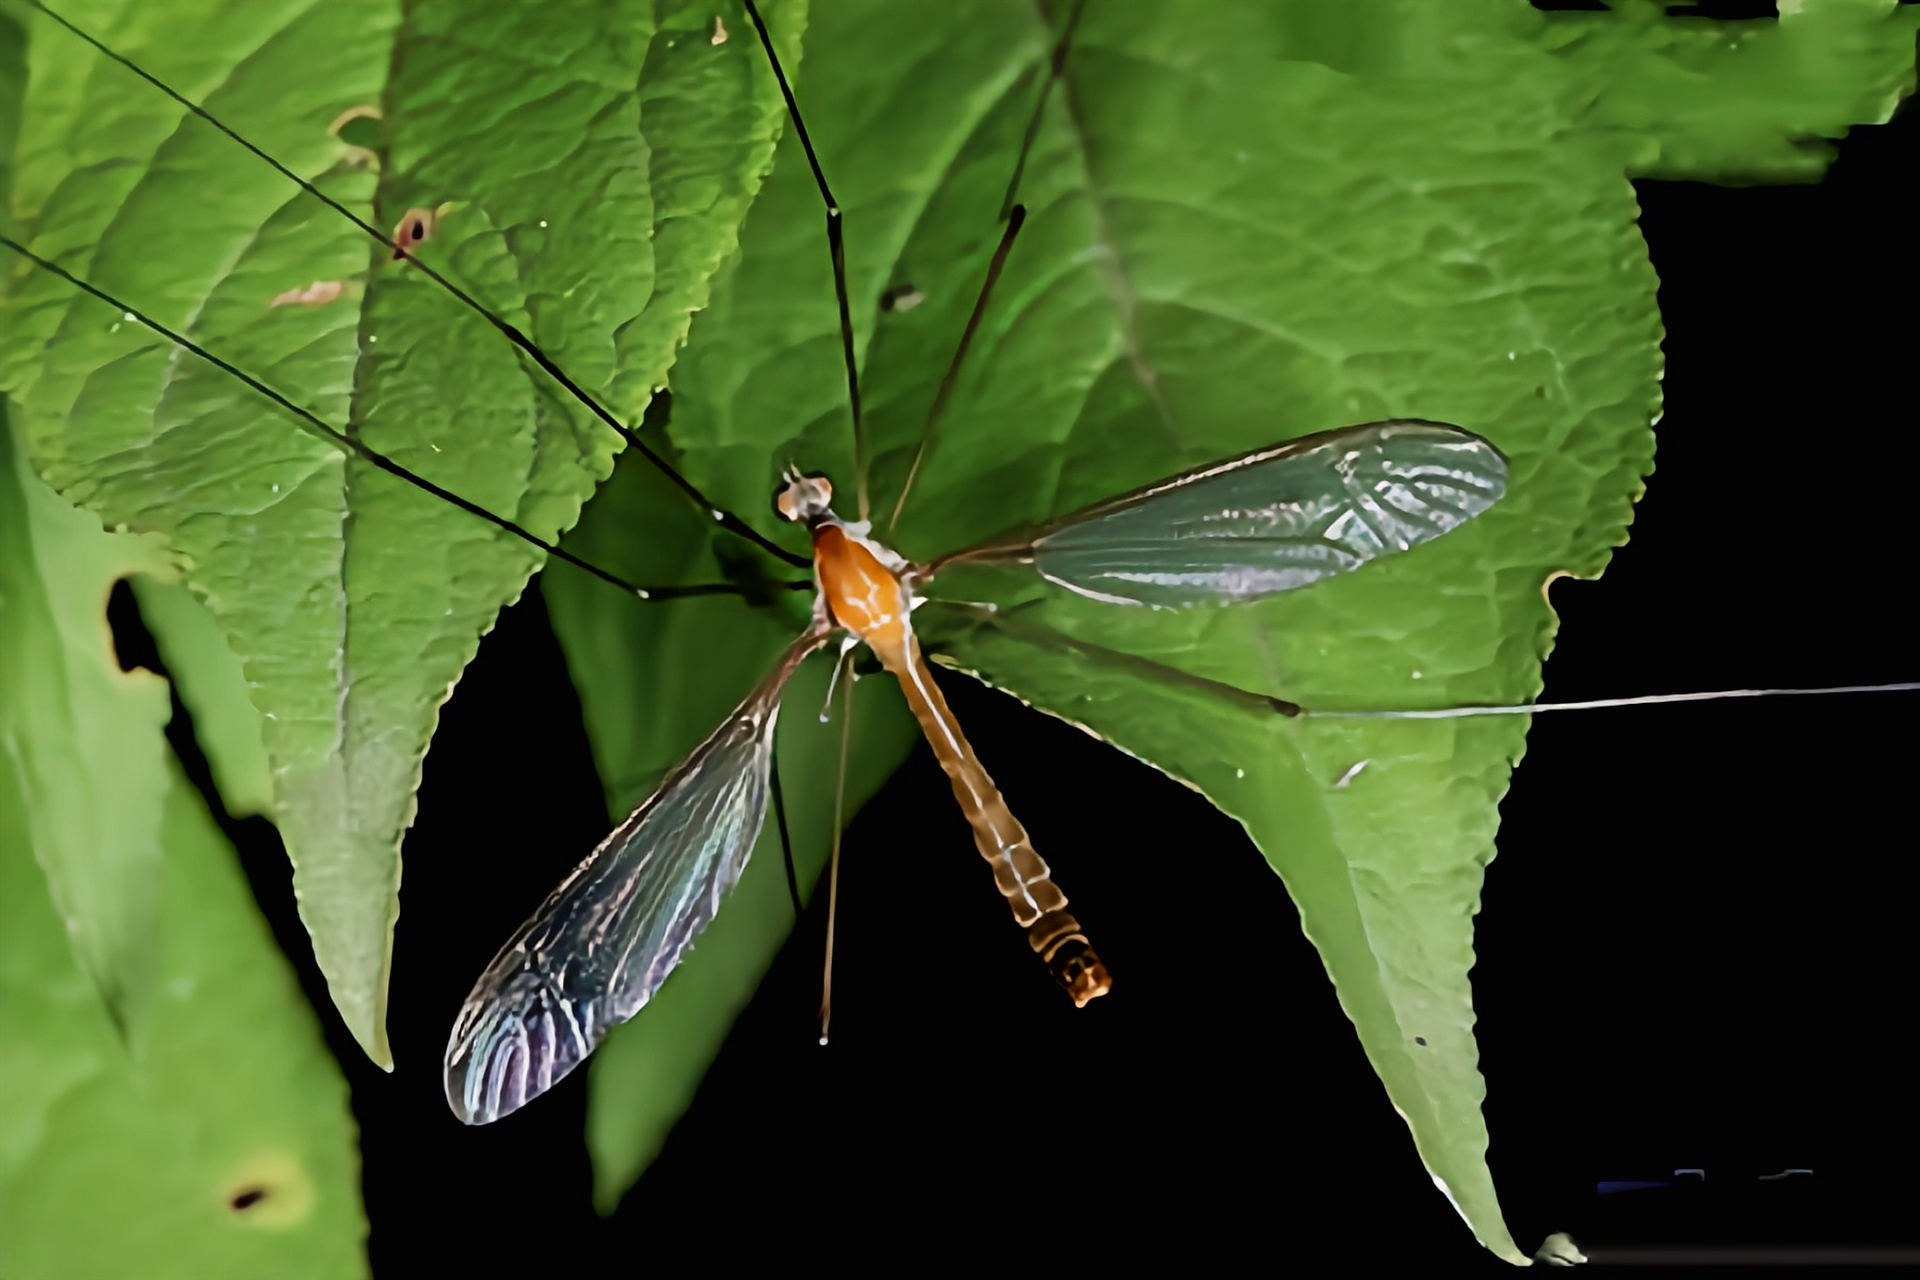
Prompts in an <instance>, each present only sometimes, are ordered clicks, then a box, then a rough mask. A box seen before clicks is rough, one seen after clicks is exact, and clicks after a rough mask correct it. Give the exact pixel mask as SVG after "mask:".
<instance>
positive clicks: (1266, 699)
mask: <svg viewBox="0 0 1920 1280" xmlns="http://www.w3.org/2000/svg"><path fill="white" fill-rule="evenodd" d="M926 607H927V608H929V609H941V610H961V611H963V612H966V613H968V614H971V615H972V616H973V617H976V618H978V619H980V620H981V621H982V622H984V623H986V624H987V625H988V626H990V627H993V628H994V629H995V630H998V631H1002V632H1004V633H1005V634H1007V635H1008V636H1011V637H1012V638H1013V639H1015V640H1020V641H1024V642H1025V643H1027V644H1032V645H1038V646H1039V647H1041V648H1043V649H1058V650H1064V651H1066V652H1069V653H1077V654H1080V655H1081V656H1082V657H1087V658H1091V659H1093V660H1094V661H1095V662H1098V663H1101V664H1104V665H1107V666H1114V667H1121V668H1125V669H1126V670H1127V671H1129V672H1131V673H1132V674H1134V675H1137V676H1142V677H1144V678H1146V679H1148V680H1153V681H1156V682H1158V683H1161V684H1169V685H1179V686H1182V687H1185V688H1190V689H1195V690H1198V691H1199V692H1201V693H1205V694H1210V695H1212V696H1213V697H1216V698H1221V699H1224V700H1225V701H1228V702H1232V703H1234V704H1236V705H1238V706H1243V707H1246V708H1247V709H1249V710H1251V711H1260V712H1265V713H1267V714H1269V715H1281V716H1288V717H1292V716H1298V715H1303V714H1306V713H1305V712H1303V711H1302V710H1301V708H1300V705H1299V704H1298V703H1294V702H1288V701H1287V700H1286V699H1285V698H1276V697H1274V696H1273V695H1272V694H1270V693H1258V692H1255V691H1254V690H1252V689H1242V688H1241V687H1240V686H1239V685H1237V684H1228V683H1227V682H1226V681H1224V680H1214V679H1210V678H1209V677H1207V676H1198V675H1195V674H1193V672H1191V671H1182V670H1181V669H1180V668H1178V667H1170V666H1168V665H1167V664H1166V663H1164V662H1155V661H1154V660H1153V659H1152V658H1143V657H1141V656H1140V655H1139V654H1137V653H1124V652H1122V651H1121V650H1119V649H1109V648H1107V647H1106V646H1105V645H1098V644H1094V643H1092V642H1091V641H1087V640H1082V639H1080V638H1079V637H1077V636H1070V635H1068V634H1067V633H1066V632H1064V631H1061V630H1059V629H1058V628H1056V627H1050V626H1047V625H1046V624H1045V623H1043V622H1033V621H1031V620H1029V619H1026V618H1022V617H1020V616H1018V614H1017V613H1016V612H1014V611H1008V610H1002V609H997V608H995V607H993V606H992V605H982V604H968V603H963V602H961V601H957V600H929V601H927V604H926Z"/></svg>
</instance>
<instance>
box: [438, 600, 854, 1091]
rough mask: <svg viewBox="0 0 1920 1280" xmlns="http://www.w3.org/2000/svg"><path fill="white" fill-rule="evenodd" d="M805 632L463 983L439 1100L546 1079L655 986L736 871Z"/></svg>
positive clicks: (753, 826) (810, 643)
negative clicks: (467, 984)
mask: <svg viewBox="0 0 1920 1280" xmlns="http://www.w3.org/2000/svg"><path fill="white" fill-rule="evenodd" d="M822 638H823V637H822V636H820V635H818V634H813V633H809V634H808V635H807V636H804V637H802V638H801V639H800V640H799V641H797V642H796V643H795V644H794V645H793V646H792V647H791V648H790V649H788V650H787V654H786V656H785V658H783V659H782V660H781V663H780V665H779V666H778V667H777V668H776V669H775V670H774V672H773V674H772V675H770V676H768V677H767V679H766V680H765V681H763V682H762V683H761V684H760V686H759V687H758V688H756V689H755V690H754V691H753V692H752V693H750V694H748V695H747V698H746V700H745V701H744V702H742V703H741V704H740V705H739V706H738V707H736V708H735V709H734V711H733V713H732V714H731V715H729V716H728V717H727V718H726V720H724V721H723V722H722V723H721V725H720V727H719V728H718V729H715V730H714V731H713V734H712V736H711V737H709V738H708V739H707V740H706V741H705V742H703V743H701V744H700V745H699V746H698V747H697V748H695V749H694V752H693V754H692V755H690V756H688V757H687V759H686V761H685V763H683V764H682V765H681V766H680V767H679V768H678V769H676V770H674V772H673V773H672V775H671V776H669V777H668V778H667V780H666V781H665V782H664V783H662V784H661V786H660V789H659V790H658V791H656V792H654V793H653V795H652V796H650V797H648V799H647V800H646V802H645V803H643V804H642V805H641V806H640V807H639V808H638V809H636V810H635V811H634V813H633V815H632V816H631V817H629V818H628V819H627V820H626V821H625V822H623V823H621V824H620V825H619V827H617V828H615V830H614V832H613V834H612V835H609V836H608V837H607V838H606V840H604V841H603V842H602V843H601V845H600V847H599V848H597V849H595V850H594V851H593V853H592V855H591V856H589V857H588V858H587V860H586V861H585V862H583V863H581V864H580V866H579V867H578V868H576V869H575V870H574V872H573V874H572V875H570V876H568V877H567V879H566V881H565V882H564V883H563V884H561V886H560V887H559V888H558V889H556V890H554V891H553V894H552V896H550V897H549V898H548V899H547V900H546V901H545V902H543V903H542V904H541V905H540V909H539V910H538V911H536V912H535V913H534V915H533V918H532V919H531V920H529V921H527V923H526V924H524V925H522V926H521V927H520V930H519V932H517V933H515V934H514V935H513V938H512V939H511V940H510V941H509V942H508V943H507V945H506V946H504V947H502V948H501V949H500V954H499V955H497V956H495V957H494V958H493V963H492V964H490V965H488V966H487V969H486V972H484V973H482V974H481V975H480V979H479V981H477V982H475V983H474V984H473V991H472V993H471V994H469V995H468V996H467V1000H466V1003H465V1004H464V1005H462V1006H461V1007H460V1014H459V1016H458V1017H457V1018H455V1019H454V1024H453V1034H452V1036H451V1037H450V1038H449V1040H448V1042H447V1058H446V1089H447V1102H448V1103H449V1104H450V1105H451V1106H452V1107H453V1112H454V1114H455V1115H457V1116H459V1117H460V1119H462V1120H464V1121H465V1122H466V1123H468V1124H487V1123H490V1122H491V1121H494V1120H498V1119H499V1118H500V1117H501V1116H504V1115H506V1114H507V1113H509V1112H511V1111H515V1110H518V1109H519V1108H520V1107H521V1106H523V1105H525V1104H526V1103H527V1102H528V1101H529V1100H531V1099H533V1098H536V1097H538V1096H539V1095H540V1094H542V1093H544V1092H546V1090H547V1089H549V1088H550V1087H552V1085H553V1083H554V1081H556V1080H559V1079H560V1078H561V1077H563V1076H565V1075H566V1074H567V1073H568V1072H569V1071H571V1070H573V1069H574V1068H575V1067H576V1066H578V1065H580V1063H581V1062H582V1061H584V1060H585V1058H586V1057H587V1055H588V1054H590V1053H592V1052H593V1050H594V1048H595V1047H596V1046H597V1045H598V1044H599V1043H600V1041H601V1039H602V1038H604V1037H605V1035H606V1033H607V1032H608V1030H610V1029H611V1028H613V1027H615V1026H617V1025H619V1024H620V1023H622V1022H625V1021H626V1020H627V1019H629V1018H631V1017H632V1016H633V1015H634V1014H635V1013H637V1012H639V1010H640V1008H641V1006H642V1005H644V1004H646V1003H647V1001H648V1000H650V999H651V998H652V997H653V993H654V992H655V991H658V990H659V989H660V984H661V983H662V982H664V981H666V977H667V975H668V974H669V973H671V972H672V971H673V967H674V966H675V965H676V964H678V963H679V962H680V958H681V956H683V955H685V954H686V952H687V949H688V948H689V947H691V946H692V945H693V940H694V939H695V938H696V937H698V936H699V933H700V931H701V930H702V929H704V928H706V926H707V924H708V922H709V921H711V920H712V919H713V917H714V913H715V912H717V911H718V910H719V909H720V902H721V899H723V898H724V897H725V896H726V894H727V891H728V890H729V889H731V888H732V887H733V886H734V884H735V882H736V881H738V880H739V878H740V873H741V872H742V871H743V870H745V868H746V865H747V858H748V856H749V855H750V854H751V853H752V852H753V842H754V841H755V839H757V838H758V837H759V834H760V824H761V821H762V820H763V819H764V818H765V817H766V811H767V776H768V771H769V769H770V767H771V762H772V758H773V730H774V723H775V721H776V720H777V719H778V717H779V713H780V695H781V693H782V691H783V690H784V689H785V688H786V684H787V680H788V679H789V678H790V677H791V676H792V674H793V671H794V669H795V668H796V667H798V666H799V665H800V662H801V660H802V659H803V658H805V657H806V656H807V654H809V653H811V652H812V651H813V650H814V649H816V648H818V647H819V645H820V643H821V640H822Z"/></svg>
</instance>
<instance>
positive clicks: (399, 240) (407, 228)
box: [393, 206, 445, 260]
mask: <svg viewBox="0 0 1920 1280" xmlns="http://www.w3.org/2000/svg"><path fill="white" fill-rule="evenodd" d="M444 207H445V206H442V208H444ZM439 222H440V210H439V209H409V210H407V212H406V216H405V217H403V218H401V219H400V221H399V222H398V223H397V224H395V226H394V228H393V244H394V249H393V256H394V258H395V260H398V259H400V258H404V257H406V256H407V254H408V253H409V252H411V251H412V250H414V249H416V248H418V247H419V246H420V245H422V244H425V243H426V242H427V240H428V239H429V238H430V237H432V235H433V232H434V228H435V227H436V226H438V225H439Z"/></svg>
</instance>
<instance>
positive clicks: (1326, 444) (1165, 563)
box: [932, 419, 1507, 607]
mask: <svg viewBox="0 0 1920 1280" xmlns="http://www.w3.org/2000/svg"><path fill="white" fill-rule="evenodd" d="M1506 486H1507V460H1506V459H1505V458H1504V457H1502V456H1501V455H1500V451H1499V450H1497V449H1495V448H1494V447H1493V446H1492V445H1491V444H1488V443H1487V442H1486V441H1485V440H1482V439H1481V438H1480V437H1479V436H1476V435H1474V434H1473V433H1472V432H1469V431H1463V430H1462V429H1460V428H1459V427H1450V426H1446V425H1444V424H1442V423H1437V422H1420V421H1417V420H1414V419H1405V420H1399V421H1393V422H1372V423H1368V424H1366V425H1365V426H1358V427H1343V428H1341V429H1339V430H1337V431H1326V432H1322V433H1320V434H1318V435H1312V436H1305V437H1302V438H1301V439H1299V440H1291V441H1288V442H1287V443H1286V444H1282V445H1276V446H1274V447H1272V448H1267V449H1261V450H1258V451H1256V452H1254V453H1250V454H1247V455H1245V456H1244V457H1240V458H1234V459H1232V460H1231V461H1228V462H1217V463H1213V464H1211V465H1209V466H1205V467H1200V468H1198V469H1196V470H1193V471H1189V472H1187V473H1185V474H1184V475H1178V476H1175V477H1173V478H1172V479H1169V480H1163V481H1161V482H1159V483H1158V484H1153V485H1149V486H1147V487H1146V488H1144V489H1141V490H1139V491H1137V492H1135V493H1130V494H1127V495H1126V496H1124V497H1120V498H1114V499H1110V500H1108V501H1105V502H1101V503H1098V504H1096V505H1094V506H1091V507H1088V508H1086V509H1084V510H1081V511H1077V512H1075V513H1074V514H1072V515H1070V516H1067V517H1065V518H1064V519H1062V520H1059V521H1057V522H1055V523H1054V524H1051V525H1048V526H1046V527H1045V528H1043V529H1041V530H1039V531H1038V532H1036V533H1034V534H1031V535H1029V536H1027V537H1025V538H1022V539H1020V540H1018V541H1016V542H1011V543H996V544H993V545H989V546H985V547H981V548H978V549H976V550H972V551H962V552H959V553H957V554H955V555H952V556H948V557H946V558H945V559H943V560H940V561H937V562H935V564H934V565H933V566H932V568H933V569H934V571H936V572H937V571H938V570H939V569H941V568H943V567H945V566H946V565H948V564H956V563H961V562H966V561H972V562H977V563H1009V562H1017V563H1028V564H1032V565H1033V567H1034V568H1035V569H1037V570H1038V571H1039V572H1040V573H1041V574H1043V575H1044V576H1046V577H1047V578H1049V579H1051V580H1052V581H1054V582H1057V583H1059V584H1060V585H1061V586H1064V587H1068V588H1071V589H1072V590H1074V591H1078V592H1080V593H1081V594H1082V595H1087V596H1092V597H1094V598H1095V599H1098V600H1109V601H1113V602H1116V603H1120V604H1148V605H1158V606H1162V607H1174V606H1180V605H1192V604H1205V603H1227V602H1232V601H1241V600H1257V599H1259V598H1260V597H1262V596H1268V595H1273V594H1275V593H1276V592H1281V591H1291V590H1293V589H1294V588H1295V587H1303V586H1305V585H1307V584H1308V583H1310V582H1316V581H1318V580H1319V579H1321V578H1326V577H1330V576H1332V575H1333V574H1336V573H1347V572H1349V571H1351V570H1354V569H1357V568H1359V567H1360V566H1361V565H1363V564H1365V563H1366V562H1367V561H1369V560H1374V559H1378V558H1379V557H1381V556H1385V555H1391V554H1393V553H1394V552H1396V551H1405V550H1406V549H1407V548H1409V547H1413V546H1417V545H1419V544H1420V543H1422V542H1427V541H1430V540H1432V539H1434V538H1437V537H1439V536H1440V535H1441V534H1443V533H1446V532H1447V531H1448V530H1450V529H1453V528H1456V527H1457V526H1459V525H1460V524H1462V523H1464V522H1466V521H1468V520H1471V519H1472V518H1473V517H1474V516H1477V515H1479V514H1480V513H1481V512H1482V511H1485V510H1486V509H1487V508H1488V507H1490V506H1492V505H1493V504H1494V503H1495V502H1497V501H1499V499H1500V496H1501V495H1502V494H1503V493H1505V492H1506Z"/></svg>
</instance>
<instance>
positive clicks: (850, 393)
mask: <svg viewBox="0 0 1920 1280" xmlns="http://www.w3.org/2000/svg"><path fill="white" fill-rule="evenodd" d="M741 4H743V5H744V6H745V7H746V10H747V17H749V18H751V19H752V20H753V29H754V30H755V31H756V32H758V33H759V35H760V47H761V48H762V49H764V50H766V53H767V64H768V65H769V66H771V67H772V68H773V76H774V79H775V80H778V81H779V82H780V96H781V97H782V98H784V99H786V103H787V116H788V118H789V119H791V120H792V121H793V131H794V133H795V134H796V135H798V137H799V139H800V145H801V146H802V147H804V148H805V149H806V153H807V164H808V165H809V166H810V167H811V168H812V169H813V183H814V185H815V186H817V187H818V188H820V199H821V201H822V202H823V203H824V204H825V205H826V207H827V252H828V255H829V256H830V257H831V258H832V259H833V292H834V296H835V297H836V298H838V299H839V302H840V357H841V359H842V361H844V362H845V364H846V366H847V407H848V410H849V412H850V413H851V414H852V416H853V474H854V482H855V485H856V488H857V491H858V493H859V496H860V518H861V519H862V520H865V519H867V518H868V516H869V515H870V514H871V512H870V510H869V506H868V499H867V422H866V417H865V415H864V414H862V412H861V410H860V369H859V365H858V364H857V362H856V361H855V360H854V355H853V314H852V312H851V311H850V310H849V308H848V306H847V245H846V239H845V235H844V233H843V232H842V229H841V225H840V223H841V216H840V202H839V201H838V200H835V199H834V198H833V189H832V188H831V187H829V186H828V185H827V174H826V171H825V170H824V169H822V168H821V167H820V157H819V156H818V155H817V154H815V153H814V150H813V136H812V135H811V134H809V133H808V132H807V122H806V121H805V120H804V119H802V118H801V116H800V104H799V103H798V102H797V101H795V100H794V96H793V86H792V85H790V84H788V83H787V72H786V68H784V67H782V66H781V65H780V55H779V54H777V53H775V52H774V51H773V37H772V36H771V35H769V34H768V33H767V24H766V22H765V20H763V19H762V18H761V17H760V7H759V6H758V5H756V4H755V3H754V2H753V0H741Z"/></svg>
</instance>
